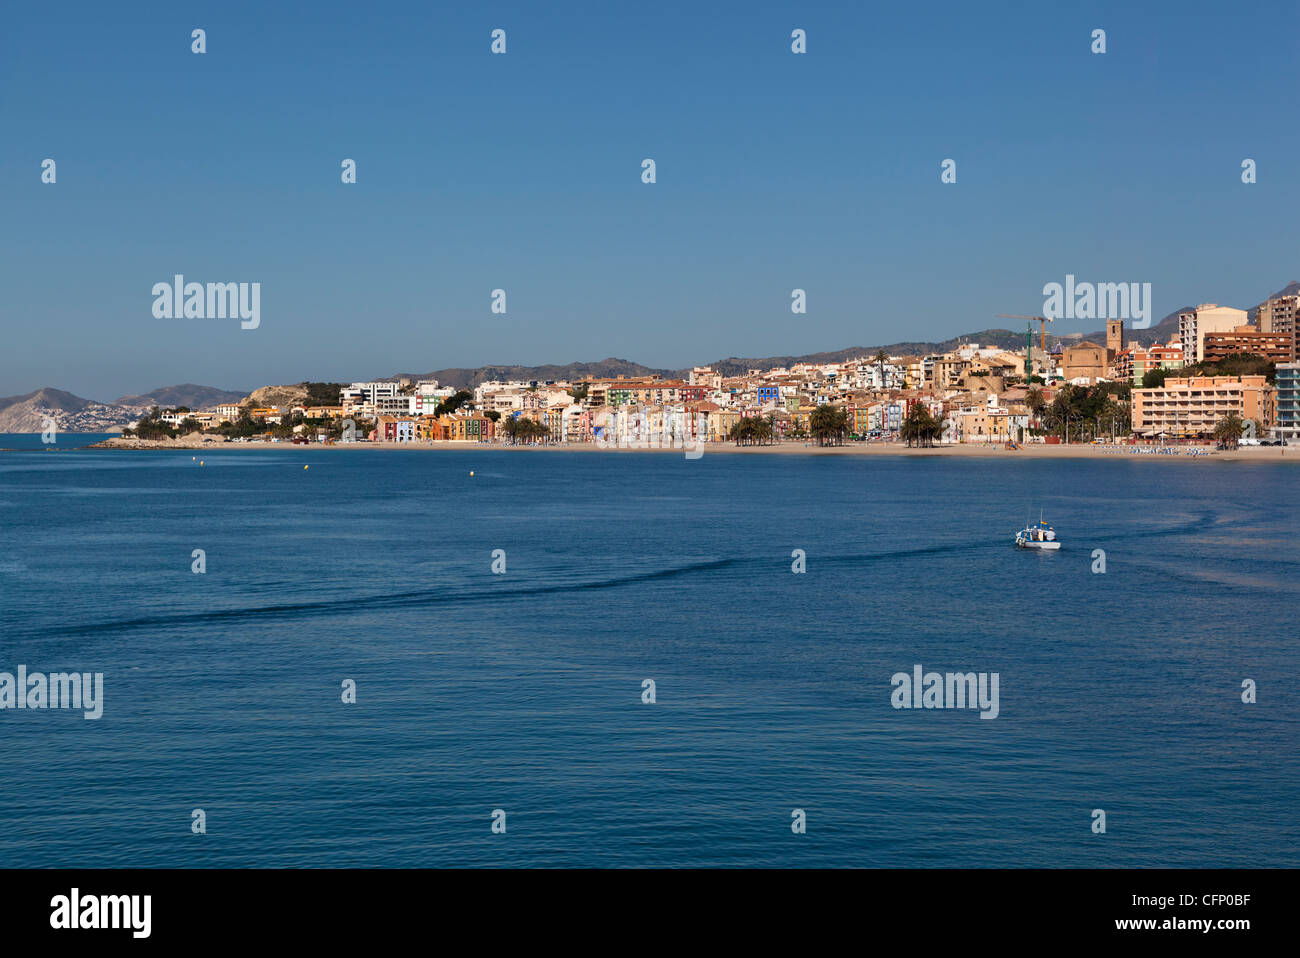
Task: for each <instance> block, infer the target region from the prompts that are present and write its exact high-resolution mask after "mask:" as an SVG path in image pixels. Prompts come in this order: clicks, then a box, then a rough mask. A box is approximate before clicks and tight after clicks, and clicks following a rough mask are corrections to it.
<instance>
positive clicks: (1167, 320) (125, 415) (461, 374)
mask: <svg viewBox="0 0 1300 958" xmlns="http://www.w3.org/2000/svg"><path fill="white" fill-rule="evenodd" d="M1297 293H1300V281H1295V282H1291V283H1289V284H1287V285H1286V286H1285V287H1284V288H1282V289H1281V290H1279V291H1277V292H1276V293H1272V294H1270V295H1269V296H1267V297H1265V299H1272V298H1275V297H1278V296H1293V295H1296V294H1297ZM1192 308H1193V306H1191V305H1190V304H1189V305H1186V306H1180V307H1179V308H1178V309H1176V310H1174V311H1173V312H1171V313H1170V314H1169V315H1167V316H1165V317H1164V318H1163V319H1162V320H1160V322H1158V323H1156V324H1155V325H1153V326H1151V327H1149V328H1147V329H1130V328H1126V329H1125V335H1126V336H1127V338H1128V340H1129V341H1130V342H1134V343H1140V344H1142V345H1150V344H1151V343H1154V342H1168V341H1169V340H1170V339H1171V338H1173V337H1175V336H1176V335H1177V334H1178V314H1179V313H1182V312H1186V311H1188V310H1190V309H1192ZM1256 311H1257V308H1252V309H1250V310H1249V311H1248V314H1249V318H1250V320H1251V321H1252V322H1253V321H1254V319H1255V313H1256ZM1033 340H1034V345H1035V347H1037V346H1038V342H1039V334H1038V330H1037V329H1035V330H1034V331H1033ZM1083 340H1089V341H1092V342H1096V343H1104V342H1105V341H1106V333H1105V330H1099V331H1096V332H1092V333H1072V334H1066V335H1061V336H1055V335H1051V334H1049V335H1048V337H1047V341H1048V348H1049V349H1050V348H1052V346H1053V345H1055V344H1056V343H1063V344H1065V345H1069V344H1070V343H1072V342H1080V341H1083ZM1024 342H1025V334H1024V333H1023V332H1020V331H1019V330H1010V329H984V330H980V331H979V332H973V333H967V334H965V335H962V336H954V337H952V338H951V339H944V340H940V341H938V342H925V341H912V342H897V343H888V344H882V345H878V346H851V347H848V348H846V349H836V350H832V351H830V352H821V353H807V354H804V355H801V356H764V357H738V356H731V357H728V358H726V359H718V360H715V361H713V362H711V363H707V364H706V365H709V366H712V367H713V368H714V369H716V370H717V371H718V372H719V373H721V374H722V375H724V376H735V375H740V374H742V373H745V372H747V371H749V370H751V369H757V370H760V371H766V370H769V369H778V368H780V367H783V366H792V365H794V364H796V363H838V362H844V361H845V360H848V359H853V358H855V357H859V356H874V355H875V353H876V351H877V350H879V349H883V350H884V351H885V352H886V353H888V354H890V355H893V356H921V355H926V354H929V353H942V352H947V351H948V350H950V349H954V348H956V347H957V346H959V345H961V344H963V343H980V344H982V345H987V346H997V347H999V348H1002V349H1010V350H1014V349H1019V348H1020V347H1021V346H1022V345H1024ZM687 372H689V370H685V369H657V368H655V367H652V366H643V365H641V364H640V363H635V362H632V361H631V360H627V359H615V358H609V359H602V360H599V361H596V362H574V363H566V364H564V365H556V364H548V365H542V366H517V365H493V366H476V367H451V368H448V369H435V370H432V371H431V372H426V373H400V374H398V375H395V376H389V377H386V378H387V379H389V380H396V379H436V380H438V382H439V383H441V384H442V385H444V386H453V387H455V388H457V389H473V388H474V387H475V386H477V385H479V384H480V383H484V382H490V381H492V380H522V381H524V382H531V381H537V382H547V381H554V380H563V379H567V380H573V379H580V378H582V377H584V376H595V377H600V378H607V377H614V376H652V375H659V376H664V377H676V376H685V375H686V373H687ZM303 392H305V390H303V389H301V388H300V387H296V386H274V387H273V386H264V387H262V388H261V389H258V390H256V391H253V392H251V393H250V392H239V391H234V390H229V389H217V388H215V387H213V386H199V385H196V384H194V383H182V384H180V385H176V386H162V387H160V388H158V389H155V390H153V391H151V392H147V393H140V394H138V395H129V396H119V397H118V398H117V399H115V400H113V401H112V402H108V403H104V402H97V401H96V400H93V399H83V398H81V397H80V396H75V395H73V394H72V393H70V392H66V391H64V390H61V389H53V388H50V387H46V388H44V389H37V390H35V391H34V392H30V393H26V394H24V395H21V396H10V397H8V398H4V399H0V433H5V432H41V431H42V430H43V429H44V428H45V422H46V419H53V420H54V421H55V422H56V423H57V424H58V427H59V428H60V429H61V430H64V431H66V432H116V431H118V430H119V429H121V428H122V427H123V426H126V425H130V424H131V423H132V422H134V421H135V420H137V419H139V418H140V416H141V415H142V414H143V413H145V412H148V411H149V409H151V408H152V407H154V406H161V407H163V408H174V407H176V406H187V407H189V408H190V409H209V408H211V407H213V406H216V405H218V404H220V403H237V402H240V401H242V400H244V399H247V398H249V396H250V395H253V396H255V397H256V398H257V401H259V402H273V401H274V400H275V399H276V398H277V397H291V396H295V395H297V394H299V393H303Z"/></svg>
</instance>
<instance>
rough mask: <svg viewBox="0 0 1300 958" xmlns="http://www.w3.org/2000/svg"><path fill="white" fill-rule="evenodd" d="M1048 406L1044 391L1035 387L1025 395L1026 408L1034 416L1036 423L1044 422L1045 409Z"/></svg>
mask: <svg viewBox="0 0 1300 958" xmlns="http://www.w3.org/2000/svg"><path fill="white" fill-rule="evenodd" d="M1046 405H1047V400H1046V399H1044V398H1043V391H1042V390H1041V389H1038V388H1037V387H1035V388H1034V389H1031V390H1029V391H1028V392H1027V393H1025V407H1026V408H1027V409H1028V410H1029V412H1030V413H1031V414H1032V415H1033V417H1034V421H1035V422H1042V412H1043V407H1044V406H1046Z"/></svg>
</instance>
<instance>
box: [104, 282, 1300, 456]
mask: <svg viewBox="0 0 1300 958" xmlns="http://www.w3.org/2000/svg"><path fill="white" fill-rule="evenodd" d="M1298 301H1300V296H1297V295H1288V296H1280V297H1277V298H1275V299H1270V300H1268V301H1266V302H1264V303H1261V304H1260V305H1259V306H1258V307H1257V308H1256V310H1254V313H1255V316H1254V322H1251V321H1250V320H1249V317H1248V313H1247V312H1246V311H1245V310H1240V309H1234V308H1231V307H1226V306H1219V305H1217V304H1213V303H1207V304H1203V305H1201V306H1199V307H1197V308H1195V309H1193V310H1189V311H1187V312H1184V313H1181V314H1179V316H1178V329H1177V334H1176V335H1174V336H1172V337H1170V339H1169V341H1168V342H1165V343H1152V344H1150V345H1141V344H1138V343H1130V342H1128V332H1129V331H1128V330H1127V329H1126V328H1125V326H1124V323H1123V321H1122V320H1118V319H1112V320H1108V321H1107V324H1106V333H1105V341H1104V342H1091V341H1088V340H1080V341H1075V342H1072V343H1069V344H1068V345H1067V342H1066V341H1062V340H1057V341H1056V342H1055V343H1054V344H1053V345H1052V346H1050V347H1048V345H1047V340H1046V335H1045V333H1043V331H1042V330H1043V329H1044V328H1045V323H1040V329H1038V330H1035V329H1033V326H1032V323H1031V324H1030V325H1029V327H1028V328H1027V330H1026V336H1025V340H1024V346H1023V348H1020V349H1008V348H1001V347H998V346H995V345H981V344H979V343H973V342H972V343H968V344H962V345H960V346H958V347H956V348H954V349H951V350H948V351H945V352H943V353H940V354H930V355H890V354H888V353H887V352H886V351H884V350H878V351H876V353H875V354H873V355H872V354H866V355H862V356H859V357H856V358H852V359H848V360H845V361H842V362H834V363H798V364H794V365H791V366H789V367H782V368H775V369H768V370H762V371H760V370H757V369H755V370H750V371H748V372H745V373H743V374H739V375H723V374H721V373H720V372H718V371H717V370H715V369H714V368H712V367H709V366H697V367H694V368H692V369H691V370H690V371H689V372H688V373H684V374H682V375H681V377H680V378H669V377H664V376H659V375H654V376H646V377H630V376H617V377H612V378H608V377H607V378H599V377H592V376H588V377H584V378H581V379H575V380H573V381H564V380H561V381H535V380H534V381H526V382H525V381H485V382H481V383H478V384H477V385H475V386H474V387H473V388H472V389H457V388H455V387H453V386H445V385H442V384H440V383H439V382H438V381H436V380H429V379H423V380H421V379H407V378H397V379H391V380H379V381H372V382H353V383H346V384H344V383H302V384H299V385H297V386H286V387H266V388H264V389H261V390H257V391H256V392H254V393H252V394H251V395H250V396H248V397H246V398H245V399H244V400H243V401H242V402H232V403H225V404H220V405H217V406H216V407H214V408H210V409H201V410H200V409H189V408H186V407H178V408H171V409H159V408H155V409H153V410H151V411H150V412H149V413H147V414H146V415H144V416H143V417H142V418H141V419H140V420H139V421H137V422H136V423H134V424H133V425H132V426H131V427H130V428H127V429H125V430H123V437H124V438H123V440H121V441H120V442H123V443H125V442H130V441H132V440H134V441H136V442H151V441H156V442H165V441H175V440H179V439H183V438H188V439H190V440H191V441H198V442H225V441H235V442H258V441H267V442H296V443H328V444H334V443H350V442H369V443H383V444H425V445H435V444H441V443H491V444H498V445H529V446H535V445H584V446H587V447H590V448H682V447H692V446H694V447H699V446H705V445H709V444H725V443H735V444H737V445H740V446H764V445H777V444H789V443H800V442H801V443H803V444H804V445H816V446H836V445H843V444H845V443H854V442H857V443H896V444H902V445H907V446H932V445H936V444H938V445H951V444H958V445H969V444H983V445H993V444H997V445H1001V446H1003V447H1005V448H1017V447H1021V446H1023V445H1025V444H1030V443H1043V444H1053V445H1054V444H1077V443H1093V444H1097V443H1110V444H1123V443H1127V444H1131V445H1140V444H1159V445H1162V446H1163V445H1180V444H1181V445H1198V444H1199V445H1208V446H1214V447H1216V448H1225V447H1231V448H1235V447H1237V446H1238V445H1281V444H1285V443H1287V442H1289V441H1293V440H1294V439H1295V438H1296V436H1297V430H1298V429H1300V401H1298V397H1297V381H1298V372H1300V364H1297V362H1296V360H1297V325H1298V324H1297V313H1300V305H1298Z"/></svg>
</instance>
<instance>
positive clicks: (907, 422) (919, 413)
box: [899, 402, 943, 447]
mask: <svg viewBox="0 0 1300 958" xmlns="http://www.w3.org/2000/svg"><path fill="white" fill-rule="evenodd" d="M899 435H900V436H901V437H902V438H903V439H904V440H905V441H906V442H907V445H908V446H909V447H910V446H914V445H915V446H932V445H934V440H936V439H938V438H939V437H940V436H942V435H943V422H942V420H939V419H935V418H934V415H933V414H932V413H931V412H930V410H929V409H927V408H926V407H925V404H924V403H919V402H918V403H914V404H913V406H912V408H911V409H910V410H908V413H907V418H906V419H904V420H903V425H902V428H901V429H900V430H899Z"/></svg>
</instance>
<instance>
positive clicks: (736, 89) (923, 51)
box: [0, 0, 1300, 400]
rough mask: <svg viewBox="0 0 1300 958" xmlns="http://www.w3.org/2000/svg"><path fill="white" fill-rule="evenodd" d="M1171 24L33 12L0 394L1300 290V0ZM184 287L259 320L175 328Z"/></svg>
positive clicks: (8, 93) (729, 8)
mask: <svg viewBox="0 0 1300 958" xmlns="http://www.w3.org/2000/svg"><path fill="white" fill-rule="evenodd" d="M1144 6H1148V9H1144V10H1138V9H1135V5H1133V4H1131V3H1127V2H1122V3H1097V4H1071V5H1069V9H1064V7H1065V5H1058V4H1042V3H1031V2H1024V3H1015V4H1012V3H994V4H973V3H939V4H933V3H929V4H863V3H840V4H831V3H808V2H798V3H795V2H791V3H770V2H764V0H750V2H744V3H714V4H701V3H663V2H654V3H636V4H633V3H612V2H591V3H582V4H576V3H565V2H562V0H560V2H555V3H537V2H530V3H483V4H479V3H464V4H459V5H455V6H452V5H446V4H437V3H428V2H422V3H384V2H368V3H355V4H354V3H347V4H343V3H335V2H330V0H324V2H315V3H300V4H288V3H238V2H220V3H193V4H190V3H180V2H144V3H127V4H106V3H102V2H94V3H71V4H30V3H23V4H15V5H12V6H11V8H10V9H9V10H8V11H7V12H6V14H5V23H4V27H3V31H2V32H0V211H2V212H0V216H2V217H3V223H4V229H3V231H0V243H3V249H2V250H0V253H2V259H0V261H2V262H3V264H4V265H3V277H2V278H3V288H4V299H3V327H4V337H5V343H6V348H5V349H4V350H3V351H0V395H13V394H17V393H22V392H26V391H29V390H31V389H35V388H38V387H40V386H56V387H59V388H64V389H68V390H70V391H72V392H75V393H77V394H79V395H83V396H88V397H90V398H96V399H102V400H108V399H113V398H116V397H117V396H118V395H121V394H123V393H130V392H141V391H145V390H148V389H152V388H154V387H157V386H161V385H165V384H171V383H177V382H187V381H188V382H197V383H203V384H206V385H213V386H219V387H222V388H232V389H247V388H253V387H256V386H260V385H264V384H267V383H273V382H294V381H300V380H303V379H308V378H310V379H354V378H368V377H372V376H385V375H393V374H396V373H399V372H424V371H427V370H430V369H436V368H440V367H445V366H473V365H480V364H484V363H489V362H493V363H522V364H537V363H544V362H568V361H571V360H579V359H587V360H591V359H600V358H604V357H606V356H618V357H622V358H627V359H632V360H635V361H639V362H643V363H647V364H650V365H655V366H665V367H679V366H684V365H688V364H691V363H696V362H703V361H708V360H712V359H717V358H721V357H725V356H730V355H742V356H743V355H748V356H762V355H771V354H798V353H805V352H812V351H817V350H825V349H836V348H841V347H844V346H850V345H858V344H861V345H871V344H876V343H882V342H895V341H900V340H910V339H940V338H945V337H947V336H951V335H955V334H958V333H963V332H968V331H971V330H977V329H984V328H986V327H990V326H999V325H1002V326H1009V325H1014V323H1010V322H1007V321H1001V320H996V319H995V318H994V316H995V314H997V313H1003V312H1006V313H1034V312H1038V311H1039V310H1040V309H1041V307H1042V301H1043V296H1042V294H1041V289H1042V286H1043V284H1044V283H1047V282H1052V281H1057V282H1061V281H1063V280H1064V278H1065V275H1066V273H1073V274H1075V275H1076V276H1077V277H1078V278H1079V279H1081V280H1091V281H1096V282H1120V281H1140V282H1150V283H1152V285H1153V299H1154V307H1155V309H1154V314H1155V318H1156V319H1159V318H1160V317H1161V316H1163V315H1164V314H1165V313H1167V312H1168V311H1170V310H1171V309H1174V308H1176V307H1177V306H1180V305H1183V304H1184V303H1189V302H1199V301H1204V300H1209V301H1217V302H1220V303H1225V304H1231V305H1236V306H1241V307H1248V306H1251V305H1254V304H1255V303H1256V302H1258V300H1259V299H1260V298H1261V297H1263V296H1264V295H1265V294H1267V293H1269V292H1271V291H1273V290H1275V289H1277V288H1279V287H1281V286H1282V285H1284V284H1285V283H1287V282H1288V281H1290V280H1292V279H1296V278H1300V263H1297V249H1298V244H1297V233H1298V232H1300V230H1298V229H1297V224H1298V219H1297V214H1298V213H1300V127H1298V126H1297V123H1296V116H1297V106H1298V103H1297V100H1298V98H1300V57H1297V55H1296V52H1295V51H1296V43H1297V40H1298V38H1300V5H1297V4H1295V3H1261V4H1255V5H1252V6H1250V7H1249V8H1234V7H1233V6H1232V5H1228V4H1223V3H1165V4H1158V5H1154V6H1149V5H1144ZM706 7H707V9H706ZM195 27H202V28H204V29H205V30H206V31H207V44H208V52H207V53H206V54H205V55H202V56H199V55H194V54H192V53H191V52H190V43H191V41H190V31H191V30H192V29H193V28H195ZM494 27H501V28H504V29H505V30H506V31H507V36H508V52H507V54H506V55H505V56H493V55H491V54H490V53H489V43H490V37H489V34H490V31H491V30H492V29H493V28H494ZM795 27H801V28H803V29H805V30H806V31H807V33H808V47H809V52H808V53H807V54H806V55H803V56H796V55H794V54H792V53H791V52H790V31H791V30H792V29H794V28H795ZM1095 27H1100V28H1103V29H1105V30H1106V31H1107V47H1108V52H1107V53H1106V54H1104V55H1094V54H1092V53H1091V52H1090V49H1089V48H1090V43H1091V41H1090V33H1091V31H1092V30H1093V28H1095ZM46 157H52V158H54V159H55V160H56V162H57V164H58V168H57V169H58V182H57V183H56V184H55V185H53V186H50V185H44V184H42V183H41V182H40V164H41V161H42V160H43V159H44V158H46ZM345 157H350V158H353V159H355V160H356V161H357V164H358V182H357V184H356V185H351V186H345V185H343V184H342V183H340V181H339V173H340V162H341V161H342V160H343V159H344V158H345ZM644 157H652V158H654V159H655V161H656V163H657V166H658V182H657V183H656V184H655V185H653V186H647V185H644V184H642V183H641V180H640V172H641V166H640V164H641V160H642V159H643V158H644ZM948 157H951V158H953V159H955V160H956V161H957V164H958V167H957V173H958V182H957V183H956V184H955V185H944V184H941V183H940V178H939V174H940V163H941V161H942V160H943V159H945V158H948ZM1245 157H1251V158H1253V159H1255V160H1256V161H1257V163H1258V183H1256V184H1254V185H1250V186H1247V185H1243V184H1242V183H1241V180H1240V164H1241V161H1242V159H1243V158H1245ZM177 272H180V273H184V274H185V276H186V278H187V279H189V280H195V281H199V282H224V281H244V282H254V281H256V282H260V283H261V284H262V310H261V312H262V317H261V327H260V328H259V329H257V330H248V331H245V330H241V329H240V328H239V324H238V323H237V322H232V321H228V320H227V321H222V320H195V319H190V320H185V319H171V320H161V319H155V318H154V316H153V314H152V303H153V298H152V296H151V294H150V289H151V287H152V286H153V284H154V283H156V282H162V281H169V280H170V278H171V277H172V275H173V274H174V273H177ZM496 287H502V288H504V289H505V290H506V291H507V296H508V310H509V311H508V313H507V314H506V315H505V316H497V315H493V314H492V313H491V312H490V310H489V304H490V291H491V290H492V289H493V288H496ZM794 287H802V288H804V289H806V290H807V292H808V307H809V308H808V314H807V315H806V316H800V317H796V316H794V315H792V314H791V312H790V308H789V303H790V290H791V289H792V288H794ZM1076 325H1077V326H1079V327H1080V331H1083V328H1084V327H1088V328H1096V327H1098V326H1099V325H1100V324H1099V323H1086V322H1083V323H1078V324H1076ZM1054 331H1055V332H1068V331H1070V329H1069V326H1068V324H1066V323H1058V324H1057V327H1054Z"/></svg>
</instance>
